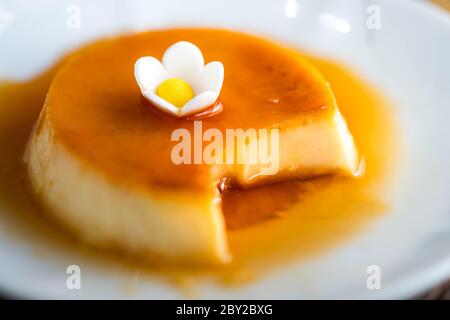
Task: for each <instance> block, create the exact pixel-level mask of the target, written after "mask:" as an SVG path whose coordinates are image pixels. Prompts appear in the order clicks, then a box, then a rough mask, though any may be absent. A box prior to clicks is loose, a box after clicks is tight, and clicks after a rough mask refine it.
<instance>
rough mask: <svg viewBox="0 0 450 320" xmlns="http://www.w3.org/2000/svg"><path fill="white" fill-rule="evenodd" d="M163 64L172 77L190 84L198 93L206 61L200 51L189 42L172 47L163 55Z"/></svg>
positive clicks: (181, 42) (182, 42) (178, 43)
mask: <svg viewBox="0 0 450 320" xmlns="http://www.w3.org/2000/svg"><path fill="white" fill-rule="evenodd" d="M162 64H163V65H164V68H165V69H166V71H167V73H168V74H169V76H170V77H175V78H180V79H182V80H184V81H186V82H188V83H189V84H190V85H191V86H192V87H193V89H194V91H196V89H197V88H196V85H195V84H196V83H197V82H198V79H199V77H200V74H201V72H202V70H203V65H204V64H205V61H204V59H203V54H202V52H201V51H200V49H199V48H198V47H197V46H196V45H194V44H192V43H190V42H187V41H180V42H177V43H175V44H174V45H172V46H170V47H169V48H168V49H167V50H166V52H165V53H164V55H163V58H162Z"/></svg>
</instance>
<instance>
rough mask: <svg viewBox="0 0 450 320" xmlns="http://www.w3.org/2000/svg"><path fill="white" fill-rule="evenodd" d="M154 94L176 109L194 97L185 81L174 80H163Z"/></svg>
mask: <svg viewBox="0 0 450 320" xmlns="http://www.w3.org/2000/svg"><path fill="white" fill-rule="evenodd" d="M156 94H157V95H158V96H160V97H161V98H163V99H164V100H166V101H168V102H170V103H172V104H173V105H174V106H177V107H178V108H181V107H182V106H184V105H185V104H186V102H188V101H189V100H191V99H192V98H193V97H194V91H193V90H192V88H191V86H190V85H189V84H188V83H187V82H186V81H183V80H181V79H176V78H171V79H167V80H164V81H163V82H162V83H161V84H160V85H159V87H158V89H156Z"/></svg>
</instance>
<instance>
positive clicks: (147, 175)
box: [25, 29, 359, 264]
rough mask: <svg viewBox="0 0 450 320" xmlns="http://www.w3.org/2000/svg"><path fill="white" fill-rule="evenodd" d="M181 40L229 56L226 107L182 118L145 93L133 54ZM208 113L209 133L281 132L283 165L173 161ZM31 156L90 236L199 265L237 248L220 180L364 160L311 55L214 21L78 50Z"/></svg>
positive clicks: (48, 200) (55, 205)
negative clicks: (177, 134) (176, 136)
mask: <svg viewBox="0 0 450 320" xmlns="http://www.w3.org/2000/svg"><path fill="white" fill-rule="evenodd" d="M178 41H189V42H191V43H194V44H195V45H197V46H198V47H199V48H200V49H201V50H202V52H203V55H204V58H205V61H221V62H222V63H223V65H224V70H225V80H224V83H223V88H222V90H221V93H220V96H219V100H220V104H221V106H222V108H221V110H220V112H217V113H214V114H212V115H211V116H207V117H204V118H199V119H195V118H194V119H193V118H190V117H182V118H177V117H173V116H171V115H169V114H165V113H164V112H160V111H159V110H158V109H156V108H154V106H152V105H151V104H150V103H149V102H148V101H147V100H146V99H144V98H143V97H142V94H141V91H140V88H139V87H138V86H137V85H136V81H135V78H134V74H133V69H134V64H135V62H136V61H137V60H138V59H139V58H140V57H143V56H153V57H158V58H161V57H162V55H163V53H164V51H165V49H166V48H168V47H169V46H170V45H172V44H173V43H176V42H178ZM199 121H200V122H201V130H202V131H201V132H204V131H205V130H208V129H217V130H219V131H221V132H225V131H226V130H227V129H242V130H247V129H251V128H255V129H267V130H271V129H277V130H278V131H279V148H278V159H277V170H276V172H274V173H272V174H264V172H265V171H264V170H265V169H267V168H266V167H265V166H264V165H261V164H259V163H256V164H255V163H250V162H249V161H244V163H240V164H233V163H226V162H224V163H220V164H206V163H191V164H186V163H183V164H177V163H174V162H173V159H172V152H173V148H174V146H175V145H176V144H177V142H176V141H173V139H172V138H173V137H172V134H173V132H174V131H175V130H179V129H185V131H187V132H189V133H191V135H192V136H193V137H194V136H195V135H197V134H198V131H196V130H197V129H198V123H199ZM243 148H249V145H248V144H244V146H243ZM233 151H236V152H237V153H238V152H239V150H233ZM247 151H248V150H247ZM230 152H231V150H229V149H225V151H224V153H225V154H224V155H221V156H223V157H226V153H230ZM244 153H245V152H244ZM247 154H248V153H247ZM25 160H26V163H27V169H28V175H29V178H30V182H31V186H32V189H33V191H34V193H35V194H36V196H37V198H38V199H39V201H40V202H41V203H42V205H43V206H44V207H45V208H46V209H47V210H48V211H49V212H50V213H51V214H52V215H53V216H54V217H55V218H57V219H58V220H59V221H61V222H62V223H64V224H65V225H66V226H68V227H69V228H70V229H71V230H73V231H74V232H75V233H76V234H77V235H78V236H79V237H80V238H81V239H83V240H85V241H87V242H88V243H90V244H93V245H96V246H101V247H112V248H115V249H117V248H118V249H120V250H122V251H124V252H127V253H132V254H136V255H139V256H142V257H148V258H153V257H160V258H165V259H169V260H174V261H182V262H187V263H195V264H217V263H225V262H227V261H229V260H230V259H231V257H232V253H230V252H229V250H228V245H227V235H226V228H225V223H224V218H223V215H222V211H221V203H220V200H221V193H220V192H221V191H223V190H222V189H223V188H218V186H220V185H222V184H224V181H226V183H225V184H226V185H227V186H228V185H229V186H231V187H236V188H251V187H253V186H256V185H261V184H268V183H276V182H279V181H284V180H292V179H306V178H311V177H315V176H318V175H327V174H343V175H354V174H355V173H356V171H357V169H358V165H359V159H358V154H357V151H356V147H355V145H354V142H353V138H352V136H351V134H350V132H349V130H348V128H347V125H346V122H345V120H344V118H343V117H342V115H341V113H340V112H339V109H338V106H337V105H336V100H335V97H334V95H333V92H332V90H331V88H330V86H329V85H328V83H327V81H326V79H324V77H323V76H322V75H321V74H320V73H319V72H318V71H317V70H316V69H315V68H314V66H313V65H312V64H310V63H309V62H308V61H307V60H306V59H304V58H303V57H302V56H300V55H299V54H298V53H297V52H296V51H294V50H290V49H287V48H284V47H281V46H278V45H276V44H274V43H272V42H269V41H266V40H263V39H260V38H257V37H254V36H250V35H245V34H241V33H236V32H231V31H224V30H210V29H173V30H166V31H151V32H145V33H140V34H137V35H130V36H124V37H119V38H114V39H109V40H105V41H100V42H98V43H96V44H94V45H91V46H89V48H87V49H84V50H81V51H80V52H78V53H76V54H74V55H73V57H72V58H71V59H70V61H68V62H67V63H66V64H65V65H64V66H63V67H62V68H61V69H60V71H59V72H58V73H57V75H56V76H55V78H54V80H53V82H52V84H51V86H50V89H49V91H48V95H47V99H46V102H45V105H44V108H43V110H42V112H41V114H40V117H39V120H38V122H37V124H36V126H35V129H34V131H33V133H32V135H31V137H30V140H29V143H28V147H27V150H26V154H25ZM222 187H223V186H222Z"/></svg>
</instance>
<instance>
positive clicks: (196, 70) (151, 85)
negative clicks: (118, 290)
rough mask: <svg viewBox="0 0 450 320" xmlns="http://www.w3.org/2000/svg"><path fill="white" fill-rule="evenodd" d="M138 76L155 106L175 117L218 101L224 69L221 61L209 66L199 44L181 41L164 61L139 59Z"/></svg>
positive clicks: (136, 76) (136, 73)
mask: <svg viewBox="0 0 450 320" xmlns="http://www.w3.org/2000/svg"><path fill="white" fill-rule="evenodd" d="M134 75H135V78H136V82H137V83H138V85H139V88H140V89H141V93H142V95H143V96H144V97H145V98H146V99H147V100H148V101H149V102H150V103H151V104H152V105H154V106H155V107H156V108H158V109H160V110H161V111H163V112H166V113H169V114H171V115H173V116H175V117H184V116H188V115H193V114H196V113H198V112H200V111H202V110H205V109H207V108H209V107H211V106H212V105H213V104H214V103H215V102H216V101H217V99H218V97H219V94H220V90H221V89H222V84H223V78H224V68H223V64H222V63H221V62H218V61H213V62H210V63H208V64H207V65H205V61H204V59H203V54H202V52H201V51H200V49H199V48H198V47H197V46H195V45H194V44H192V43H190V42H187V41H180V42H177V43H175V44H173V45H172V46H170V47H169V48H168V49H167V50H166V52H165V53H164V55H163V57H162V62H160V61H159V60H158V59H156V58H154V57H142V58H139V59H138V60H137V61H136V64H135V67H134Z"/></svg>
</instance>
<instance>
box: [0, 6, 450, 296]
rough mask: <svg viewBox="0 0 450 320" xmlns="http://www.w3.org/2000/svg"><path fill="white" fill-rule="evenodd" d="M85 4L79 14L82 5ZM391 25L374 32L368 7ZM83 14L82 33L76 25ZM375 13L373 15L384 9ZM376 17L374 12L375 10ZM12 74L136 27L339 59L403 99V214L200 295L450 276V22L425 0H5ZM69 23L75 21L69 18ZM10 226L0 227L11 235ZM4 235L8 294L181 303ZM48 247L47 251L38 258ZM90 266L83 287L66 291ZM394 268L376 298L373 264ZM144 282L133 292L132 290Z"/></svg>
mask: <svg viewBox="0 0 450 320" xmlns="http://www.w3.org/2000/svg"><path fill="white" fill-rule="evenodd" d="M72 3H77V5H78V7H70V5H71V4H72ZM371 4H375V5H377V6H378V8H379V9H380V14H381V28H380V29H378V30H369V29H368V28H367V27H366V19H367V17H368V13H367V12H366V10H367V7H368V6H369V5H371ZM77 8H79V9H81V12H80V13H81V25H80V27H81V29H76V28H75V29H73V28H68V27H67V23H69V26H72V27H76V26H77V24H76V21H75V22H74V21H73V20H70V19H71V17H72V18H73V15H74V14H75V15H76V13H77V10H78V9H77ZM372 9H373V7H372ZM369 11H370V10H369ZM0 16H1V17H2V19H0V52H1V54H0V56H1V59H0V78H14V79H26V78H28V77H30V76H32V75H34V74H36V73H37V72H38V71H40V70H43V69H44V68H45V67H47V66H48V65H50V64H51V63H52V62H53V61H54V60H55V59H56V58H57V57H58V56H60V55H61V54H62V53H63V52H66V51H67V50H69V49H70V48H74V47H77V46H79V45H80V44H81V43H84V42H86V41H88V40H90V39H93V38H97V37H100V36H104V35H110V34H116V33H120V32H124V31H127V32H128V31H133V30H142V29H146V28H151V27H166V26H173V25H193V24H195V25H207V26H222V27H230V28H237V29H241V30H244V31H253V32H258V33H260V34H263V35H267V36H269V37H273V38H276V39H281V40H287V41H289V42H291V43H294V44H298V45H299V46H301V47H303V48H307V49H308V50H311V51H313V52H317V53H320V54H322V55H326V56H331V57H334V58H336V59H339V60H341V61H343V62H345V63H347V64H348V65H351V66H352V67H353V68H354V69H356V70H358V72H359V73H360V74H362V75H363V76H364V77H365V78H367V79H369V80H370V81H371V82H372V83H374V84H376V86H377V87H379V88H380V89H381V90H382V91H383V92H385V93H386V95H388V96H390V97H391V98H393V99H394V101H396V104H395V105H396V107H397V108H396V110H395V112H396V116H397V118H398V119H399V122H400V123H399V125H400V127H401V128H402V135H403V138H404V140H405V142H406V156H405V159H407V161H406V162H405V163H404V165H403V166H402V167H401V168H400V169H399V172H398V173H397V175H396V177H397V181H396V188H395V190H394V192H393V193H392V194H390V195H389V197H390V199H391V202H392V211H391V212H390V213H389V214H388V215H386V216H385V217H383V218H381V219H379V220H377V222H376V223H374V224H373V225H371V227H370V228H368V229H367V230H366V231H365V232H363V233H362V234H360V235H359V236H356V237H354V238H353V239H352V240H351V241H349V242H347V243H346V244H344V245H342V246H340V247H339V248H337V249H336V250H333V251H331V252H328V253H326V254H324V255H322V256H320V257H318V258H315V259H314V260H311V261H309V262H307V263H302V264H297V265H294V266H290V267H286V268H284V269H282V270H280V271H279V272H277V273H275V274H274V275H272V276H270V277H268V278H265V279H264V280H263V281H259V282H256V283H253V284H250V285H248V286H244V287H240V288H233V289H224V288H221V287H218V286H215V285H214V284H211V283H205V284H204V285H203V286H202V287H201V290H200V291H199V296H198V297H199V298H256V299H258V298H354V297H357V298H404V297H409V296H412V295H414V294H417V293H419V292H421V291H422V290H425V289H427V288H429V287H430V286H432V285H434V284H436V283H438V282H439V281H442V280H443V279H445V278H446V277H448V276H450V249H449V248H450V141H449V137H450V19H449V16H448V15H447V14H446V13H444V12H442V11H440V10H439V9H437V8H435V7H433V6H431V5H428V4H425V3H423V2H421V1H420V2H417V1H412V0H411V1H392V0H385V1H381V0H380V1H375V0H371V1H360V0H354V1H350V0H349V1H340V0H336V1H332V0H327V1H325V0H324V1H305V0H298V1H293V0H290V1H276V0H272V1H270V0H263V1H262V0H258V1H242V0H227V1H221V2H219V1H210V0H205V1H201V0H190V1H185V0H178V1H167V0H165V1H138V0H136V1H122V0H120V1H110V0H97V1H87V0H86V1H84V0H83V1H82V0H78V1H74V2H73V1H61V0H42V1H39V2H31V1H26V0H23V1H17V0H14V1H11V0H9V1H8V0H6V1H5V0H3V1H2V3H1V5H0ZM68 19H69V20H68ZM5 225H6V222H5V221H2V220H0V230H3V228H1V227H2V226H5ZM11 233H14V230H9V232H8V234H6V233H5V232H3V231H2V233H1V234H0V288H2V290H3V291H4V292H6V293H9V294H16V295H19V296H26V297H34V298H179V297H183V295H182V294H181V293H180V292H179V291H178V290H177V289H175V288H173V287H171V286H168V285H167V284H166V283H165V282H163V281H161V280H157V279H148V278H145V277H144V278H141V277H140V276H139V274H126V273H124V272H123V271H122V270H119V269H118V268H106V265H105V264H101V263H97V264H96V263H93V262H92V261H89V260H86V261H84V260H81V262H80V259H82V258H80V257H79V256H75V255H73V254H72V253H70V252H65V251H64V250H60V249H57V248H53V247H51V246H50V247H49V246H48V243H40V242H39V241H34V243H30V241H27V237H26V235H23V234H14V237H11V236H10V234H11ZM36 250H37V251H39V252H42V251H47V253H46V255H44V256H42V255H39V254H38V255H36V254H34V253H35V252H36ZM70 264H81V267H82V289H81V290H78V291H77V290H72V291H71V290H68V289H67V288H66V282H65V281H66V276H67V275H66V273H65V271H66V267H67V266H68V265H70ZM371 264H376V265H378V266H380V267H381V270H382V289H381V290H368V289H367V287H366V279H367V276H368V275H367V273H366V267H367V266H368V265H371ZM130 281H131V282H132V283H133V285H134V287H135V288H134V290H133V292H132V293H130V292H128V293H127V291H126V290H124V288H123V286H124V284H126V283H130Z"/></svg>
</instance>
